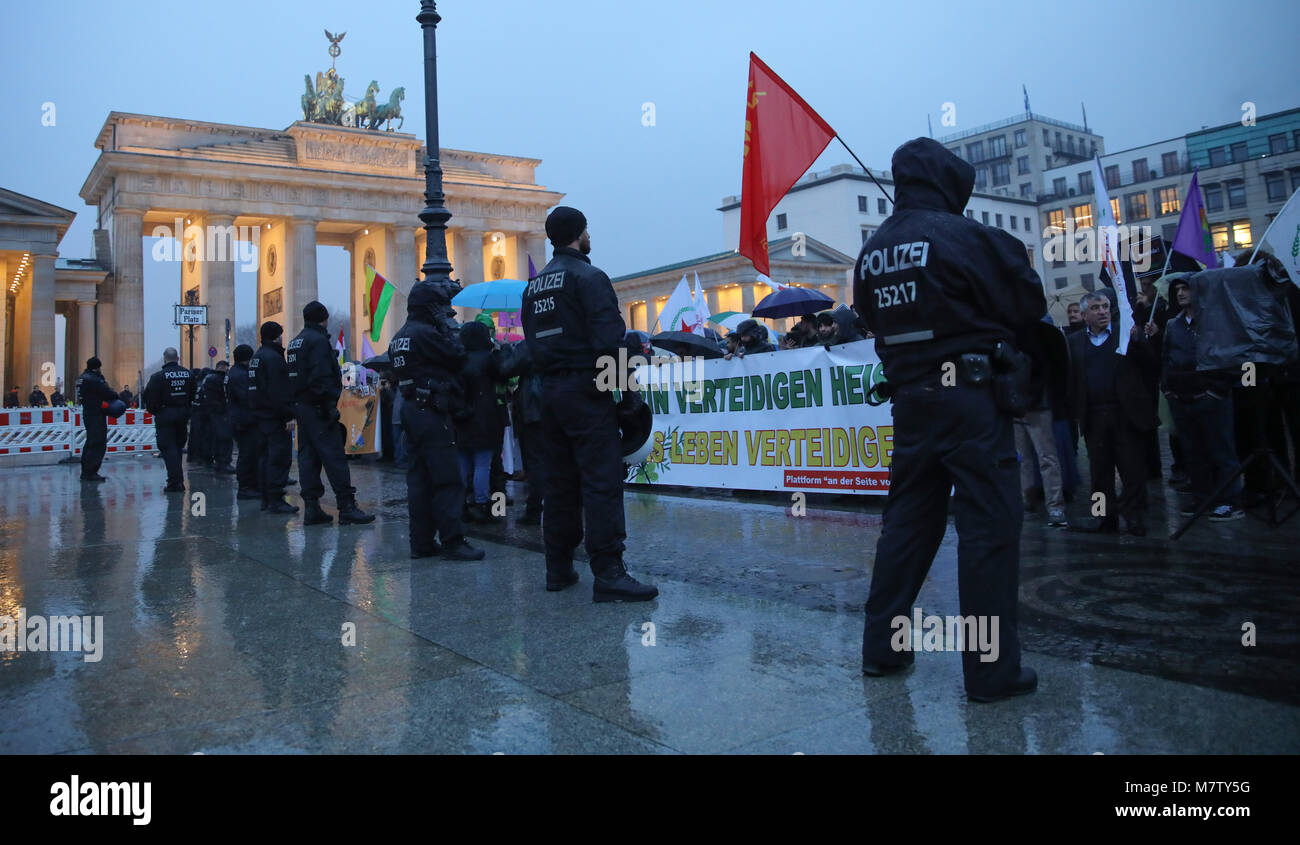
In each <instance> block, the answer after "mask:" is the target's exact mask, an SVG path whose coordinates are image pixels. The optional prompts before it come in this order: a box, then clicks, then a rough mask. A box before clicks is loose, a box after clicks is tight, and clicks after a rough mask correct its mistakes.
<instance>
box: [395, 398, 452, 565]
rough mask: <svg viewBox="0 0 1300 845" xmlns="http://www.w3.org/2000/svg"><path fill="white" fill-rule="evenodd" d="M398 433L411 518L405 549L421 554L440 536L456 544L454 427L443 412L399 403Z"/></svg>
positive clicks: (429, 549)
mask: <svg viewBox="0 0 1300 845" xmlns="http://www.w3.org/2000/svg"><path fill="white" fill-rule="evenodd" d="M402 433H403V435H405V437H406V443H407V445H408V446H409V447H410V448H409V450H408V452H407V461H408V466H407V469H406V510H407V514H408V515H409V517H410V523H411V528H410V531H411V552H412V553H413V554H425V553H427V552H429V551H431V550H432V548H433V544H434V542H435V540H436V539H437V538H438V537H439V536H441V537H442V542H443V543H446V544H447V545H456V544H457V543H459V542H460V541H461V539H462V538H463V537H464V536H465V529H464V527H463V526H462V524H461V520H460V511H461V504H462V500H463V498H464V495H465V493H464V490H465V488H464V485H463V484H462V483H461V480H460V464H459V457H458V455H457V451H456V435H455V429H454V427H453V426H452V424H451V421H450V420H449V419H448V418H447V415H446V414H441V413H437V412H434V411H426V410H421V409H420V408H419V406H418V405H416V403H415V402H414V401H406V402H403V403H402Z"/></svg>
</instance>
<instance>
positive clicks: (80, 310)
mask: <svg viewBox="0 0 1300 845" xmlns="http://www.w3.org/2000/svg"><path fill="white" fill-rule="evenodd" d="M76 312H77V317H76V322H77V357H76V358H72V356H71V355H69V354H68V351H67V348H66V347H65V348H64V352H63V355H64V357H65V358H70V359H72V365H71V366H69V367H68V370H69V371H70V372H71V373H72V379H73V381H76V378H77V376H79V375H81V371H82V370H84V369H85V368H86V359H87V358H89V357H90V356H91V355H94V354H95V303H93V302H83V301H81V300H77V309H76ZM70 334H71V332H69V335H70ZM69 340H71V337H69ZM68 345H69V346H70V345H71V344H68ZM148 376H149V373H145V377H146V378H147V377H148ZM69 384H71V382H69ZM69 391H70V388H69V387H68V386H67V385H64V389H63V395H64V396H70V395H71V393H70V392H69Z"/></svg>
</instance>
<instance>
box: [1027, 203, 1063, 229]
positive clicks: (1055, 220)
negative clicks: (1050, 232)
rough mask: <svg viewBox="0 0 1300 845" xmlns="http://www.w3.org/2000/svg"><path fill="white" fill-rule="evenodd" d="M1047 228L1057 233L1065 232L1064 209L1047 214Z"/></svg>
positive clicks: (1056, 209)
mask: <svg viewBox="0 0 1300 845" xmlns="http://www.w3.org/2000/svg"><path fill="white" fill-rule="evenodd" d="M1047 227H1048V228H1049V229H1055V230H1057V231H1058V232H1064V231H1065V209H1063V208H1055V209H1052V210H1051V211H1049V212H1047ZM1026 228H1027V227H1026Z"/></svg>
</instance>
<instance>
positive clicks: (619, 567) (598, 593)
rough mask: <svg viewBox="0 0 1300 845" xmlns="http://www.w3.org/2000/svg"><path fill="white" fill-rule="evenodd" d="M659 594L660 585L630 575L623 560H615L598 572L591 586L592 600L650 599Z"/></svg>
mask: <svg viewBox="0 0 1300 845" xmlns="http://www.w3.org/2000/svg"><path fill="white" fill-rule="evenodd" d="M657 595H659V588H658V587H654V586H651V585H650V584H642V583H641V582H640V581H638V580H636V579H635V578H633V577H632V576H631V575H628V574H627V569H626V568H625V567H624V566H623V562H622V561H615V562H614V563H611V564H609V565H608V566H606V567H605V568H604V569H602V570H600V572H598V573H596V581H595V583H594V584H592V587H591V600H592V601H596V602H601V601H650V600H651V599H652V598H654V597H655V596H657Z"/></svg>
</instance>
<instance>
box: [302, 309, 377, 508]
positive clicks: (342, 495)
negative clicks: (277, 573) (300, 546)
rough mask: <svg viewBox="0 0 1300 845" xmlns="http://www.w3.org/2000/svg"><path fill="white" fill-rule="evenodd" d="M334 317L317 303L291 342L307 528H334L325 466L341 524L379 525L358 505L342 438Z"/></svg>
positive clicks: (340, 381) (305, 311)
mask: <svg viewBox="0 0 1300 845" xmlns="http://www.w3.org/2000/svg"><path fill="white" fill-rule="evenodd" d="M329 317H330V313H329V311H328V310H327V309H326V308H325V306H324V305H322V304H320V303H319V302H316V301H314V300H313V301H312V302H309V303H307V305H306V306H305V307H304V308H303V309H302V319H303V324H304V325H303V329H302V331H300V332H298V336H297V337H295V338H294V339H293V340H291V341H289V348H288V364H289V384H290V389H291V390H292V391H293V401H294V406H293V414H294V419H295V420H296V421H297V424H298V471H299V472H300V473H302V477H301V482H300V483H301V484H302V502H303V512H302V521H303V524H304V525H328V524H333V522H334V517H332V516H330V515H329V514H327V513H326V512H325V511H323V510H321V507H320V497H321V495H322V494H324V492H325V486H324V485H323V484H321V480H320V473H321V467H322V466H323V467H324V468H325V474H326V475H327V476H329V480H330V487H332V488H333V489H334V500H335V502H337V504H338V508H339V523H340V524H342V525H363V524H365V523H368V522H374V521H375V517H374V514H368V513H366V512H365V511H363V510H361V508H359V507H357V491H356V488H355V487H353V486H352V473H351V472H350V471H349V470H348V462H347V457H346V456H345V455H344V452H343V438H342V437H340V425H339V408H338V402H339V396H341V395H342V394H343V372H342V371H341V370H340V369H339V361H338V357H337V354H336V353H335V351H334V347H333V346H332V345H330V338H329V332H328V331H327V330H326V328H325V324H326V323H327V322H328V321H329Z"/></svg>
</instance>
